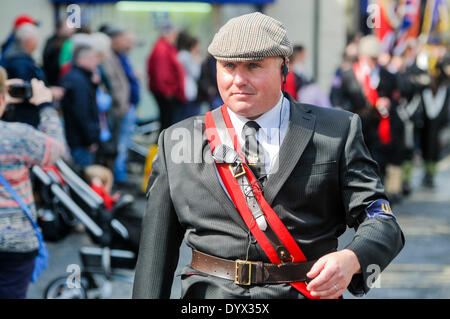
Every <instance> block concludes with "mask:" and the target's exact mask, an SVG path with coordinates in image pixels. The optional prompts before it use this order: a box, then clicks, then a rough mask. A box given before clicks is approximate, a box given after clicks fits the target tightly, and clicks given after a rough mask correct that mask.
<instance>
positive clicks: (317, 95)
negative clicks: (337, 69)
mask: <svg viewBox="0 0 450 319" xmlns="http://www.w3.org/2000/svg"><path fill="white" fill-rule="evenodd" d="M289 61H290V63H291V66H292V67H291V69H292V70H291V71H290V72H289V74H288V76H287V77H286V84H285V89H286V91H287V92H288V93H289V94H294V96H292V95H291V96H292V97H293V98H294V99H295V100H296V101H298V102H300V103H306V104H313V105H317V106H321V107H332V105H331V102H330V98H329V95H328V94H326V93H325V92H323V90H322V89H321V88H320V87H319V85H318V84H317V83H316V82H315V81H314V79H312V77H311V76H310V74H309V71H308V70H307V67H306V62H305V61H306V48H305V47H304V46H302V45H298V46H294V48H293V53H292V56H291V57H290V58H289Z"/></svg>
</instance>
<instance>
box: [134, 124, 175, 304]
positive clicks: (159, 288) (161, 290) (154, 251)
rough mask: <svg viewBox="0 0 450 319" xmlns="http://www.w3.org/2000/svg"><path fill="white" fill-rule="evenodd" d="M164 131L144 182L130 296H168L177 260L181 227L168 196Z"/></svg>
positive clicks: (161, 297) (169, 195) (140, 297)
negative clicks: (142, 203) (135, 262)
mask: <svg viewBox="0 0 450 319" xmlns="http://www.w3.org/2000/svg"><path fill="white" fill-rule="evenodd" d="M164 133H165V131H163V132H162V133H161V135H160V137H159V141H158V154H157V155H156V157H155V159H154V161H153V164H152V174H151V175H150V179H149V182H148V186H147V206H146V210H145V214H144V218H143V221H142V232H141V240H140V247H139V256H138V261H137V265H136V273H135V279H134V287H133V298H139V299H142V298H151V299H156V298H158V299H167V298H169V297H170V291H171V288H172V282H173V276H174V272H175V270H176V267H177V263H178V256H179V247H180V245H181V241H182V239H183V230H182V227H181V226H180V224H179V222H178V218H177V215H176V213H175V209H174V207H173V204H172V200H171V193H170V187H169V178H168V174H167V166H166V159H165V148H164Z"/></svg>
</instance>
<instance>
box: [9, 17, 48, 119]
mask: <svg viewBox="0 0 450 319" xmlns="http://www.w3.org/2000/svg"><path fill="white" fill-rule="evenodd" d="M39 41H40V34H39V29H38V27H37V26H36V25H34V24H30V23H25V24H23V25H21V26H20V27H19V28H18V29H17V30H16V31H15V38H14V43H13V44H12V46H11V48H10V49H9V50H8V52H7V53H6V54H5V56H4V60H3V62H2V66H3V67H4V68H5V70H6V72H7V74H8V76H9V78H14V79H15V78H17V79H22V80H23V81H25V82H27V83H29V81H30V80H31V79H33V78H36V79H38V80H41V81H46V78H45V74H44V71H43V70H42V69H41V68H40V67H39V66H38V65H37V64H36V62H35V61H34V59H33V57H32V54H33V52H35V51H36V49H37V47H38V45H39ZM12 104H14V106H13V107H12V108H10V109H9V110H8V113H7V114H5V116H4V117H3V119H4V120H5V121H8V122H21V123H26V124H30V125H32V126H34V127H35V128H37V126H38V125H39V119H40V117H39V111H40V108H39V106H34V105H32V103H30V102H29V100H28V99H26V98H25V99H23V100H22V101H21V102H18V103H12Z"/></svg>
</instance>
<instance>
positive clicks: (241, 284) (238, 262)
mask: <svg viewBox="0 0 450 319" xmlns="http://www.w3.org/2000/svg"><path fill="white" fill-rule="evenodd" d="M234 264H235V270H234V283H235V284H236V285H240V286H250V285H251V284H252V263H251V262H250V261H245V260H236V261H235V263H234ZM240 265H248V281H247V282H241V281H240V280H239V279H240V276H239V266H240Z"/></svg>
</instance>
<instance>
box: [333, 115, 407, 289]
mask: <svg viewBox="0 0 450 319" xmlns="http://www.w3.org/2000/svg"><path fill="white" fill-rule="evenodd" d="M342 156H343V158H342V159H341V177H340V178H341V189H342V198H343V202H344V207H345V210H346V216H347V221H346V222H347V225H348V226H349V227H353V228H354V229H355V230H356V233H355V235H354V238H353V240H352V242H351V243H350V244H349V245H348V246H347V247H346V248H347V249H350V250H352V251H353V252H355V254H356V256H357V257H358V260H359V263H360V265H361V271H362V273H361V274H357V275H355V276H354V277H353V279H352V282H351V283H350V286H349V287H348V289H349V291H350V292H351V293H352V294H354V295H358V296H360V295H363V294H364V293H367V292H368V291H369V289H370V287H369V286H370V285H371V284H373V281H374V280H373V279H375V278H376V276H375V275H376V274H375V273H374V272H375V271H377V270H380V271H383V270H384V269H385V268H386V267H387V265H388V264H389V263H390V262H391V261H392V259H394V257H395V256H397V254H398V253H399V252H400V250H401V249H402V248H403V246H404V241H405V239H404V236H403V233H402V231H401V229H400V227H399V225H398V223H397V220H396V218H395V216H394V215H391V214H383V213H382V212H381V214H378V213H375V214H371V213H370V211H368V207H369V205H370V204H372V203H374V202H377V201H387V198H386V195H385V193H384V187H383V185H382V182H381V180H380V177H379V171H378V165H377V163H376V162H375V161H374V160H373V159H372V157H371V156H370V153H369V151H368V149H367V147H366V145H365V143H364V138H363V135H362V130H361V120H360V118H359V116H358V115H356V114H354V115H353V117H352V119H351V122H350V129H349V133H348V137H347V141H346V144H345V150H344V152H343V154H342Z"/></svg>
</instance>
